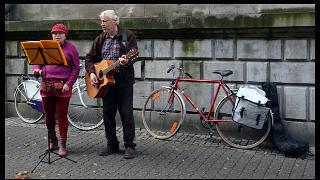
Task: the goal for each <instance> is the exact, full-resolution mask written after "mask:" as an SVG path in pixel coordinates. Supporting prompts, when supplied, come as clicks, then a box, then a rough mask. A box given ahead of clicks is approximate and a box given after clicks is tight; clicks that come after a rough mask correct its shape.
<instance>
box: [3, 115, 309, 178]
mask: <svg viewBox="0 0 320 180" xmlns="http://www.w3.org/2000/svg"><path fill="white" fill-rule="evenodd" d="M117 135H118V138H119V141H120V143H121V146H120V148H121V149H124V147H123V140H122V129H121V128H118V130H117ZM135 142H136V144H137V147H136V152H137V157H136V158H134V159H124V158H123V154H113V155H110V156H105V157H101V156H98V152H99V151H100V150H101V149H102V148H103V147H105V145H106V140H105V135H104V130H103V127H101V128H99V129H97V130H94V131H88V132H84V131H79V130H77V129H74V128H73V127H71V126H70V127H69V137H68V142H67V148H68V152H69V154H68V156H67V157H68V158H70V159H72V160H75V161H77V163H73V162H71V161H68V160H66V159H60V160H57V161H55V162H52V163H51V164H48V163H40V164H39V166H38V167H37V168H36V169H35V171H34V172H33V173H30V172H31V170H32V169H33V168H34V167H35V166H36V165H37V163H38V162H39V160H40V159H39V156H40V155H41V154H43V153H44V152H45V149H46V147H47V131H46V127H45V125H44V124H43V122H40V123H38V124H26V123H24V122H22V121H21V120H19V119H18V118H6V119H5V178H6V179H12V178H14V176H15V174H16V173H17V172H20V171H24V170H26V171H28V172H29V175H30V178H32V179H34V178H37V179H38V178H39V179H79V178H81V179H84V178H85V179H87V178H88V179H99V178H104V179H105V178H124V179H129V178H130V179H132V178H137V179H148V178H159V179H167V178H175V179H177V178H179V179H180V178H181V179H192V178H210V179H225V178H229V179H230V178H231V179H233V178H241V179H264V178H281V179H291V178H297V179H298V178H299V179H314V178H315V156H308V157H307V159H304V160H302V159H296V158H287V157H285V156H284V155H282V154H281V153H279V152H278V151H277V150H276V149H275V148H274V147H273V146H272V145H271V144H270V143H265V144H263V145H261V146H259V147H257V148H254V149H251V150H241V149H235V148H231V147H229V146H228V145H226V144H225V143H223V142H221V141H219V140H218V141H217V140H215V141H212V139H210V136H209V135H195V134H186V133H179V134H177V135H176V136H174V137H172V138H171V139H169V140H168V141H161V140H156V139H153V138H152V137H151V136H150V135H149V134H148V133H147V132H146V131H145V130H144V129H136V141H135ZM55 158H57V156H56V155H54V154H52V153H51V161H52V159H55Z"/></svg>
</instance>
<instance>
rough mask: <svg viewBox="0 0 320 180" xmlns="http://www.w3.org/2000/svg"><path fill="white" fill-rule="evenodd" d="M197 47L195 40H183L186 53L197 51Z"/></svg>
mask: <svg viewBox="0 0 320 180" xmlns="http://www.w3.org/2000/svg"><path fill="white" fill-rule="evenodd" d="M197 49H198V45H197V43H195V42H194V41H193V40H189V41H182V51H183V52H184V53H186V54H188V53H195V52H196V50H197Z"/></svg>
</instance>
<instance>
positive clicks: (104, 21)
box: [101, 19, 114, 23]
mask: <svg viewBox="0 0 320 180" xmlns="http://www.w3.org/2000/svg"><path fill="white" fill-rule="evenodd" d="M108 21H114V20H113V19H108V20H101V22H103V23H106V22H108Z"/></svg>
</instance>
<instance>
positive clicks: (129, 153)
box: [124, 147, 135, 159]
mask: <svg viewBox="0 0 320 180" xmlns="http://www.w3.org/2000/svg"><path fill="white" fill-rule="evenodd" d="M134 155H135V151H134V148H132V147H127V148H126V150H125V152H124V158H125V159H132V158H134Z"/></svg>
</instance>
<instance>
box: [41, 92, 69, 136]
mask: <svg viewBox="0 0 320 180" xmlns="http://www.w3.org/2000/svg"><path fill="white" fill-rule="evenodd" d="M69 101H70V97H57V96H47V97H42V106H43V108H44V111H45V117H46V125H47V128H48V131H49V132H55V125H56V118H55V115H57V119H58V126H59V133H60V139H64V140H67V135H68V126H69V122H68V117H67V114H68V106H69Z"/></svg>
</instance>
